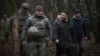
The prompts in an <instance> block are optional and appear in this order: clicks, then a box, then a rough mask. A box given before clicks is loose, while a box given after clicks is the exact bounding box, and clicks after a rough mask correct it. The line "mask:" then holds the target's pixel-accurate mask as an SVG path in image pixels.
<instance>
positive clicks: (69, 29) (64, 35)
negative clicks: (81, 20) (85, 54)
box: [52, 11, 75, 56]
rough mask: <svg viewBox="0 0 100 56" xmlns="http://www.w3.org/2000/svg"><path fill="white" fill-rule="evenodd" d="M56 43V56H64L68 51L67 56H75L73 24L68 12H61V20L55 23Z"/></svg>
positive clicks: (54, 39) (54, 38)
mask: <svg viewBox="0 0 100 56" xmlns="http://www.w3.org/2000/svg"><path fill="white" fill-rule="evenodd" d="M52 40H53V41H54V42H55V43H56V48H57V49H56V56H62V54H63V52H64V51H66V53H67V56H75V52H74V47H73V24H72V22H71V21H70V20H69V18H68V12H66V11H62V12H61V19H58V20H56V21H55V22H54V23H53V38H52Z"/></svg>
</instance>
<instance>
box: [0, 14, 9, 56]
mask: <svg viewBox="0 0 100 56" xmlns="http://www.w3.org/2000/svg"><path fill="white" fill-rule="evenodd" d="M8 34H9V19H8V17H7V15H6V14H4V15H3V18H2V19H1V21H0V55H1V56H6V55H7V52H8V51H7V48H6V45H7V40H8Z"/></svg>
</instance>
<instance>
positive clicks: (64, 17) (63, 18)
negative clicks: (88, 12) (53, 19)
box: [61, 12, 68, 20]
mask: <svg viewBox="0 0 100 56" xmlns="http://www.w3.org/2000/svg"><path fill="white" fill-rule="evenodd" d="M61 19H62V20H65V19H68V15H67V14H66V13H64V12H62V13H61Z"/></svg>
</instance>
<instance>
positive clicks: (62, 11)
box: [61, 10, 69, 15]
mask: <svg viewBox="0 0 100 56" xmlns="http://www.w3.org/2000/svg"><path fill="white" fill-rule="evenodd" d="M61 13H66V15H68V14H69V13H68V12H67V11H65V10H64V11H61Z"/></svg>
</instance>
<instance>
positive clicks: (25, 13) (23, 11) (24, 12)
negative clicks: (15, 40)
mask: <svg viewBox="0 0 100 56" xmlns="http://www.w3.org/2000/svg"><path fill="white" fill-rule="evenodd" d="M29 16H31V14H30V13H29V4H28V3H22V4H21V8H20V9H19V11H18V20H19V21H18V23H19V37H20V38H21V32H22V27H23V25H24V23H25V21H26V19H27V18H28V17H29ZM25 55H27V54H26V51H25V46H23V45H21V56H25Z"/></svg>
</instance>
